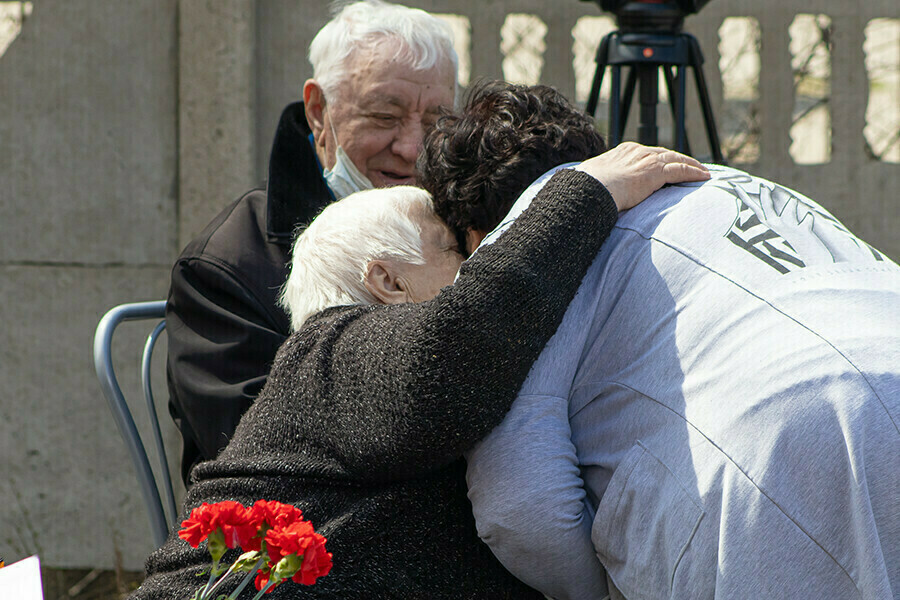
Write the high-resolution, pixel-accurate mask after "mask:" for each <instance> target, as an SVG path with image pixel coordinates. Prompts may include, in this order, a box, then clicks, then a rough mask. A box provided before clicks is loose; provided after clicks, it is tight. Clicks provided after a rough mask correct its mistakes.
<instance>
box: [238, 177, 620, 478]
mask: <svg viewBox="0 0 900 600" xmlns="http://www.w3.org/2000/svg"><path fill="white" fill-rule="evenodd" d="M616 217H617V211H616V206H615V204H614V202H613V200H612V197H611V196H610V195H609V192H607V190H606V188H604V187H603V185H602V184H600V183H599V182H598V181H597V180H596V179H594V178H592V177H590V176H589V175H587V174H585V173H582V172H580V171H573V170H564V171H561V172H560V173H558V174H556V175H555V176H554V177H553V178H552V179H551V180H550V181H549V182H548V183H547V185H546V186H545V187H544V188H543V190H542V191H541V192H540V193H539V194H538V196H537V197H536V198H535V200H534V202H532V204H531V206H530V207H529V208H528V209H527V210H526V211H525V212H524V213H523V214H522V215H521V216H520V217H519V218H518V219H517V221H516V222H515V223H514V224H513V226H512V227H510V228H509V230H508V231H506V232H504V234H503V235H502V236H501V237H500V238H499V239H498V240H497V242H496V243H494V244H493V245H491V246H489V247H486V248H484V249H482V250H479V252H477V253H476V254H475V256H473V257H472V258H471V259H470V260H468V261H466V262H465V263H464V264H463V266H462V268H461V270H460V273H459V277H458V279H457V281H456V283H455V284H454V285H452V286H449V287H447V288H444V289H443V290H442V291H441V293H440V294H438V296H437V297H436V298H434V299H433V300H431V301H428V302H424V303H419V304H404V305H392V306H366V307H352V308H341V309H332V310H331V311H328V312H326V313H324V314H323V315H322V316H320V317H318V318H315V319H314V320H313V322H312V323H311V324H310V325H309V326H307V327H306V328H304V330H302V331H301V332H298V333H297V334H295V335H294V336H292V337H291V338H289V340H288V342H287V343H286V344H285V345H284V346H283V347H282V349H281V351H280V352H279V355H278V357H277V358H276V362H275V366H274V368H273V371H272V373H271V375H270V378H269V383H268V385H267V389H266V390H265V391H264V392H263V399H265V400H266V402H269V403H270V404H271V405H272V407H271V408H272V410H270V411H264V412H268V413H269V417H268V418H269V419H270V420H269V423H270V424H271V423H272V419H278V418H281V419H282V420H284V419H285V418H287V419H289V420H290V421H291V423H290V427H289V429H290V430H291V431H285V432H284V434H283V435H279V436H275V437H276V438H278V437H281V438H284V437H286V436H289V437H290V438H292V439H293V440H302V442H301V444H303V445H305V446H311V447H315V448H316V450H317V452H322V453H323V454H324V455H326V456H329V457H331V459H332V460H334V461H336V463H337V464H339V465H340V470H342V471H344V472H345V475H347V476H348V477H352V478H354V479H360V478H362V479H371V480H382V481H383V480H392V479H397V478H405V477H410V476H415V475H421V474H424V473H427V472H429V471H430V470H432V469H435V468H439V467H441V466H444V465H446V464H448V463H449V462H451V461H453V460H454V459H457V458H459V457H460V456H462V453H463V452H464V451H465V450H467V449H469V448H471V447H472V445H473V444H474V443H475V442H477V441H478V440H479V439H481V438H482V437H484V436H485V435H486V434H487V433H488V432H490V430H491V429H492V428H493V427H494V426H496V425H497V424H498V423H499V422H500V421H501V419H502V418H503V415H504V414H505V413H506V412H507V410H508V409H509V407H510V405H511V403H512V401H513V400H514V399H515V396H516V393H517V391H518V389H519V387H520V386H521V385H522V382H523V381H524V380H525V377H526V376H527V374H528V371H529V369H530V367H531V364H532V363H533V362H534V361H535V360H536V359H537V357H538V355H539V354H540V352H541V350H542V348H543V346H544V344H546V342H547V341H548V340H549V338H550V337H551V336H552V335H553V333H554V332H555V330H556V328H557V326H558V325H559V323H560V321H561V320H562V317H563V314H564V313H565V310H566V307H567V306H568V304H569V302H570V301H571V300H572V298H573V296H574V294H575V292H576V291H577V289H578V285H579V283H580V281H581V279H582V277H583V276H584V273H585V271H586V270H587V268H588V266H590V264H591V261H592V259H593V258H594V257H595V255H596V253H597V251H598V250H599V248H600V246H601V244H602V243H603V241H604V240H605V239H606V238H607V236H608V235H609V233H610V231H611V230H612V227H613V225H614V224H615V221H616ZM273 401H274V402H273ZM279 415H280V416H279ZM292 415H293V416H292ZM261 418H263V419H264V418H266V417H264V416H262V415H260V414H256V415H254V416H253V417H251V419H250V420H251V421H252V420H260V419H261ZM242 425H246V427H244V428H239V430H238V437H239V438H240V437H244V436H246V435H254V433H253V431H254V430H255V432H256V433H255V435H260V436H266V435H268V436H269V437H268V438H267V439H270V441H271V443H273V444H278V443H280V444H284V443H286V440H284V439H281V440H280V441H279V440H278V439H272V438H271V436H272V433H271V432H272V429H271V428H269V429H268V430H266V427H265V426H263V425H260V427H258V428H255V427H252V426H251V424H250V423H242ZM265 431H268V432H269V433H268V434H266V433H264V432H265ZM257 442H259V440H257ZM257 448H258V446H257ZM304 452H306V450H304ZM226 454H227V451H226Z"/></svg>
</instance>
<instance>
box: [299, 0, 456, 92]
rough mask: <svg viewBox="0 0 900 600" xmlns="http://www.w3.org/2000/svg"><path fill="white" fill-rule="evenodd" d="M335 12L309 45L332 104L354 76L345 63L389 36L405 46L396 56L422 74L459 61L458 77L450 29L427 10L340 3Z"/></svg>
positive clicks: (370, 1) (368, 0)
mask: <svg viewBox="0 0 900 600" xmlns="http://www.w3.org/2000/svg"><path fill="white" fill-rule="evenodd" d="M334 8H335V10H336V13H335V16H334V18H332V19H331V21H329V22H328V23H327V24H326V25H325V26H324V27H322V29H320V30H319V33H317V34H316V37H315V38H313V41H312V43H310V45H309V62H310V63H311V64H312V67H313V78H314V79H315V80H316V81H317V82H318V83H319V85H320V86H321V87H322V91H323V92H324V94H325V98H326V100H334V99H335V98H336V97H337V93H338V88H339V87H340V85H341V83H342V82H343V81H345V79H346V77H347V75H348V74H347V72H346V69H345V65H346V63H347V58H348V57H349V56H350V54H351V53H352V52H357V51H359V49H360V48H366V47H371V46H374V45H377V44H380V43H383V42H384V39H383V38H384V37H393V38H396V39H399V40H401V41H402V42H403V43H402V44H399V45H398V48H397V56H396V58H397V59H398V60H400V61H402V62H404V63H406V64H408V65H410V66H411V67H412V68H413V69H414V70H416V71H424V70H428V69H431V68H433V67H435V66H436V65H437V64H439V63H440V62H441V61H442V60H447V59H449V60H451V61H452V62H453V70H454V73H455V72H456V70H457V69H458V67H459V58H458V57H457V55H456V51H455V50H454V49H453V32H452V31H451V30H450V26H449V25H447V24H446V23H445V22H444V21H442V20H440V19H439V18H438V17H435V16H434V15H430V14H428V13H427V12H425V11H424V10H421V9H418V8H409V7H407V6H401V5H399V4H390V3H388V2H383V1H382V0H362V1H359V2H352V3H349V4H348V3H347V2H340V1H339V2H336V3H335V4H334Z"/></svg>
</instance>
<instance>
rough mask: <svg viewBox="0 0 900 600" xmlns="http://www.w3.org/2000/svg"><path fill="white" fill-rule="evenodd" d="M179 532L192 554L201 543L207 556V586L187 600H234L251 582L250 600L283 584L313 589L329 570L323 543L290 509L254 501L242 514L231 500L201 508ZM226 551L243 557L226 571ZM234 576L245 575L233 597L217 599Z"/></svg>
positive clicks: (311, 528)
mask: <svg viewBox="0 0 900 600" xmlns="http://www.w3.org/2000/svg"><path fill="white" fill-rule="evenodd" d="M181 527H182V529H181V531H179V532H178V537H180V538H181V539H183V540H184V541H186V542H187V543H188V544H190V545H191V546H193V547H194V548H197V547H199V546H200V544H201V543H202V542H203V541H204V540H205V541H206V545H207V549H208V550H209V554H210V556H212V568H211V569H210V574H209V581H208V582H207V584H206V585H205V586H204V587H202V588H201V589H199V590H197V593H196V594H194V596H192V597H191V599H190V600H213V599H215V600H234V599H236V598H237V597H238V595H240V593H241V592H242V591H243V590H244V588H245V587H247V585H248V584H249V583H250V581H251V580H252V581H253V582H254V585H255V587H256V590H257V594H256V595H255V596H254V597H253V599H254V600H258V599H259V598H261V597H262V596H263V594H267V593H269V592H271V591H272V590H273V589H275V587H277V586H279V585H281V584H282V583H284V582H286V581H288V580H293V581H295V582H296V583H300V584H303V585H312V584H313V583H315V582H316V579H318V578H319V577H323V576H325V575H327V574H328V572H329V571H330V570H331V553H330V552H326V551H325V542H326V539H325V538H324V537H322V536H321V535H319V534H318V533H316V532H315V531H313V526H312V524H311V523H310V522H309V521H307V520H305V519H304V518H303V513H302V512H301V511H300V509H299V508H297V507H295V506H291V505H290V504H282V503H280V502H274V501H269V500H258V501H257V502H256V503H255V504H254V505H253V506H252V507H249V508H247V507H245V506H243V505H242V504H240V503H238V502H232V501H231V500H226V501H224V502H217V503H216V504H206V503H204V504H202V505H201V506H199V507H197V508H195V509H194V510H193V511H191V515H190V517H188V518H187V519H186V520H185V521H183V522H182V523H181ZM229 548H240V549H241V550H243V554H241V555H240V556H239V557H238V558H237V560H235V561H234V563H232V564H231V565H230V566H228V567H226V566H223V565H220V564H219V562H220V561H221V560H222V556H224V555H225V552H226V551H227V550H228V549H229ZM237 573H245V575H244V579H243V580H242V581H241V582H240V584H239V585H238V586H237V587H236V588H235V589H234V591H233V592H231V594H229V595H227V596H226V595H225V594H220V595H218V596H216V595H215V594H216V592H217V591H218V590H220V589H221V586H222V584H223V583H224V582H225V581H226V580H228V579H230V578H231V576H232V575H234V574H237ZM254 575H255V577H254Z"/></svg>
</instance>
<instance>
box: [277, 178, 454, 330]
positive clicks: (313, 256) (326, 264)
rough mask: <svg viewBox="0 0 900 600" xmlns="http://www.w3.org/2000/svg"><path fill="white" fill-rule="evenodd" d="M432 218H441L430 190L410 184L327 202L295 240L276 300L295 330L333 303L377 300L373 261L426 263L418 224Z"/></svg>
mask: <svg viewBox="0 0 900 600" xmlns="http://www.w3.org/2000/svg"><path fill="white" fill-rule="evenodd" d="M428 217H432V218H437V217H436V216H435V214H434V207H433V205H432V202H431V195H430V194H429V193H428V192H426V191H425V190H423V189H421V188H417V187H413V186H408V185H406V186H396V187H391V188H376V189H371V190H365V191H362V192H356V193H355V194H350V195H349V196H347V197H346V198H343V199H341V200H339V201H337V202H334V203H332V204H330V205H328V206H327V207H325V209H324V210H323V211H322V212H321V213H319V215H318V216H317V217H316V218H315V219H314V220H313V222H312V223H311V224H310V225H309V227H307V228H306V230H305V231H303V233H302V234H300V236H299V237H298V238H297V241H296V242H294V250H293V256H292V258H291V266H290V275H288V279H287V282H286V283H285V285H284V287H283V288H282V290H281V296H280V298H279V300H278V302H279V304H280V305H281V306H282V307H283V308H284V309H285V310H286V311H287V313H288V316H289V317H290V320H291V330H292V331H297V330H298V329H300V327H301V326H302V325H303V323H305V322H306V320H307V319H308V318H309V317H310V316H312V315H313V314H315V313H317V312H319V311H320V310H323V309H325V308H328V307H330V306H342V305H348V304H374V303H376V302H377V299H376V298H375V297H374V296H373V295H372V294H371V293H370V292H369V290H368V289H366V286H365V283H364V281H365V277H366V270H367V268H368V265H369V262H370V261H373V260H385V259H394V260H399V261H402V262H406V263H410V264H417V265H421V264H425V258H424V255H423V250H422V229H421V226H420V225H419V223H421V222H422V220H423V219H426V218H428Z"/></svg>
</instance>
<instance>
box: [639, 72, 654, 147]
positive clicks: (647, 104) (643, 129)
mask: <svg viewBox="0 0 900 600" xmlns="http://www.w3.org/2000/svg"><path fill="white" fill-rule="evenodd" d="M637 69H638V77H639V78H640V82H641V83H640V85H641V91H640V103H641V114H640V119H641V120H640V123H639V124H638V141H639V142H640V143H642V144H645V145H647V146H656V145H657V144H658V143H659V142H658V137H657V128H656V105H657V104H658V103H659V66H658V65H656V64H647V65H643V64H642V65H637Z"/></svg>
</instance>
